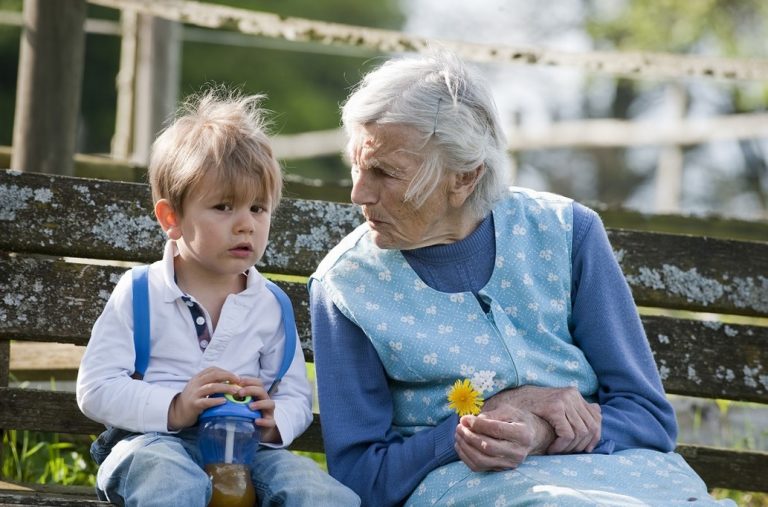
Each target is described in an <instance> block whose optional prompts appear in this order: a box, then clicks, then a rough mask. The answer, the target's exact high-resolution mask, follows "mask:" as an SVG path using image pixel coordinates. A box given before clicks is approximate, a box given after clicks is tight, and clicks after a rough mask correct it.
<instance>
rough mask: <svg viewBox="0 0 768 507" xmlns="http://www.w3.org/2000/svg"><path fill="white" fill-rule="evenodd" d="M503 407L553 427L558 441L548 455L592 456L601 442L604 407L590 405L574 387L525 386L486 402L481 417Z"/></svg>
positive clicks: (548, 449) (549, 447) (502, 392)
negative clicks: (589, 453) (588, 454)
mask: <svg viewBox="0 0 768 507" xmlns="http://www.w3.org/2000/svg"><path fill="white" fill-rule="evenodd" d="M503 406H511V407H515V408H517V409H519V410H522V411H527V412H530V413H531V414H534V415H536V416H538V417H540V418H541V419H543V420H544V421H546V422H547V423H549V424H550V425H551V427H552V429H553V430H554V432H555V436H556V437H555V439H554V441H552V443H551V444H550V445H549V446H548V447H547V448H546V453H547V454H567V453H574V452H591V451H592V450H593V449H594V448H595V446H596V445H597V444H598V442H599V441H600V431H601V424H602V413H601V411H600V405H598V404H597V403H588V402H587V401H586V400H585V399H584V397H583V396H581V393H579V391H578V390H577V389H576V388H574V387H565V388H553V387H538V386H521V387H518V388H514V389H508V390H506V391H501V392H500V393H497V394H496V395H494V396H492V397H491V398H489V399H488V400H487V401H486V402H485V405H484V406H483V410H482V412H481V414H487V413H489V412H494V411H496V410H498V409H499V408H500V407H503Z"/></svg>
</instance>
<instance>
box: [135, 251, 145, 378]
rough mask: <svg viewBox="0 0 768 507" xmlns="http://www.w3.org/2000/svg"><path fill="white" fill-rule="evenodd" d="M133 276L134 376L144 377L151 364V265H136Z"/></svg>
mask: <svg viewBox="0 0 768 507" xmlns="http://www.w3.org/2000/svg"><path fill="white" fill-rule="evenodd" d="M131 275H132V276H133V344H134V350H135V351H136V362H135V363H134V366H133V370H134V371H133V377H134V378H139V379H141V378H144V373H145V372H146V371H147V366H148V365H149V266H136V267H135V268H133V269H132V270H131Z"/></svg>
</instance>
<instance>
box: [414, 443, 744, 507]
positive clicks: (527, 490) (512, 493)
mask: <svg viewBox="0 0 768 507" xmlns="http://www.w3.org/2000/svg"><path fill="white" fill-rule="evenodd" d="M406 505H407V506H414V507H415V506H425V505H430V506H432V505H441V506H457V507H458V506H461V507H469V506H476V507H486V506H492V507H504V506H511V505H535V506H537V507H545V506H568V507H571V506H586V505H589V506H595V505H610V506H616V505H627V506H629V505H659V506H661V505H664V506H668V505H720V506H735V505H736V504H735V503H734V502H733V501H731V500H720V501H718V500H715V499H713V498H712V497H710V496H709V494H708V492H707V487H706V485H705V484H704V482H703V481H702V480H701V479H700V478H699V476H698V475H697V474H696V472H694V471H693V470H692V469H691V467H690V466H688V464H687V463H686V462H685V460H684V459H683V458H682V456H680V455H679V454H675V453H662V452H658V451H651V450H647V449H629V450H625V451H620V452H616V453H614V454H570V455H556V456H531V457H528V458H527V459H526V460H525V461H524V462H523V464H521V465H520V466H519V467H518V468H516V469H514V470H508V471H503V472H472V471H471V470H470V469H469V468H467V466H466V465H465V464H464V463H463V462H461V461H457V462H454V463H450V464H448V465H445V466H442V467H440V468H437V469H435V470H433V471H432V472H431V473H430V474H429V475H428V476H427V477H426V478H425V479H424V480H423V481H422V482H421V484H419V486H418V487H417V488H416V490H415V491H414V492H413V494H411V496H410V498H409V499H408V501H407V502H406Z"/></svg>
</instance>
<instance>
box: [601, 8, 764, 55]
mask: <svg viewBox="0 0 768 507" xmlns="http://www.w3.org/2000/svg"><path fill="white" fill-rule="evenodd" d="M589 5H590V7H591V9H592V11H593V13H594V12H595V7H596V5H595V2H594V1H593V2H590V4H589ZM624 5H625V6H626V7H625V8H624V9H621V10H618V11H616V12H615V13H614V15H613V16H611V17H609V18H607V19H600V18H597V17H593V16H590V21H589V22H588V23H587V26H588V29H589V32H590V34H591V35H592V36H593V37H594V38H595V39H596V41H598V42H600V41H602V43H603V44H604V45H607V46H610V47H611V48H615V49H622V50H635V51H670V52H674V53H705V54H710V55H713V56H753V57H759V56H763V57H764V56H766V55H767V54H768V47H766V46H765V43H764V40H765V39H764V36H763V35H762V34H764V33H765V30H766V28H768V26H766V25H768V4H767V3H766V2H764V1H763V0H741V1H739V2H732V1H730V0H697V1H695V2H691V1H689V0H634V1H631V2H627V3H625V4H624Z"/></svg>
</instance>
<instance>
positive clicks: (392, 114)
mask: <svg viewBox="0 0 768 507" xmlns="http://www.w3.org/2000/svg"><path fill="white" fill-rule="evenodd" d="M341 119H342V124H343V125H344V128H345V129H346V132H347V135H348V136H349V138H350V143H352V142H354V140H353V131H354V130H355V128H357V127H358V126H363V125H367V124H371V123H374V124H379V125H383V124H396V125H406V126H410V127H412V128H414V129H415V130H416V131H417V132H418V134H419V135H420V136H421V137H420V139H419V141H421V145H422V146H423V147H425V148H427V149H425V150H424V155H425V160H424V163H423V164H422V166H421V168H420V170H419V172H418V174H417V176H416V177H415V178H414V180H413V182H412V183H411V186H410V188H409V189H408V191H407V192H406V195H405V199H406V200H412V201H413V202H414V203H415V204H416V206H421V205H422V204H423V203H424V201H425V200H426V197H427V196H428V195H429V194H430V193H431V192H432V191H433V190H434V189H435V187H436V186H437V184H438V182H439V179H440V177H441V176H442V175H443V174H444V173H445V172H446V171H455V172H457V173H466V172H471V171H473V170H475V169H476V168H477V167H478V166H482V168H483V170H482V172H481V174H480V177H479V180H478V183H477V186H476V188H475V190H474V192H473V193H472V194H471V195H470V197H469V200H468V203H469V206H470V210H471V211H472V212H473V213H475V214H476V216H478V217H483V216H485V215H486V214H487V213H488V212H490V210H491V209H492V208H493V205H494V203H495V202H496V201H497V200H498V199H499V198H500V197H501V196H502V195H503V193H504V191H505V189H506V188H507V186H508V185H509V184H510V181H511V178H512V164H511V161H510V159H509V156H508V155H507V147H506V140H505V137H504V133H503V132H502V129H501V124H500V121H499V117H498V112H497V109H496V104H495V102H494V100H493V97H492V95H491V92H490V89H489V88H488V85H487V84H486V82H485V80H484V79H483V78H482V77H480V76H479V74H477V73H476V72H474V71H472V70H471V69H470V68H468V67H467V66H466V65H464V64H463V63H462V61H461V60H460V59H459V58H458V57H457V56H455V55H454V54H453V53H450V52H447V51H439V52H434V53H431V54H428V55H426V56H415V57H405V58H398V59H393V60H389V61H387V62H385V63H384V64H383V65H381V66H380V67H378V68H377V69H375V70H373V71H371V72H370V73H368V74H367V75H366V76H365V77H364V78H363V80H362V81H361V83H360V84H359V85H358V86H357V88H356V89H355V90H354V91H353V92H352V94H351V95H350V96H349V98H348V99H347V101H346V103H345V104H344V105H343V106H342V115H341Z"/></svg>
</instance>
